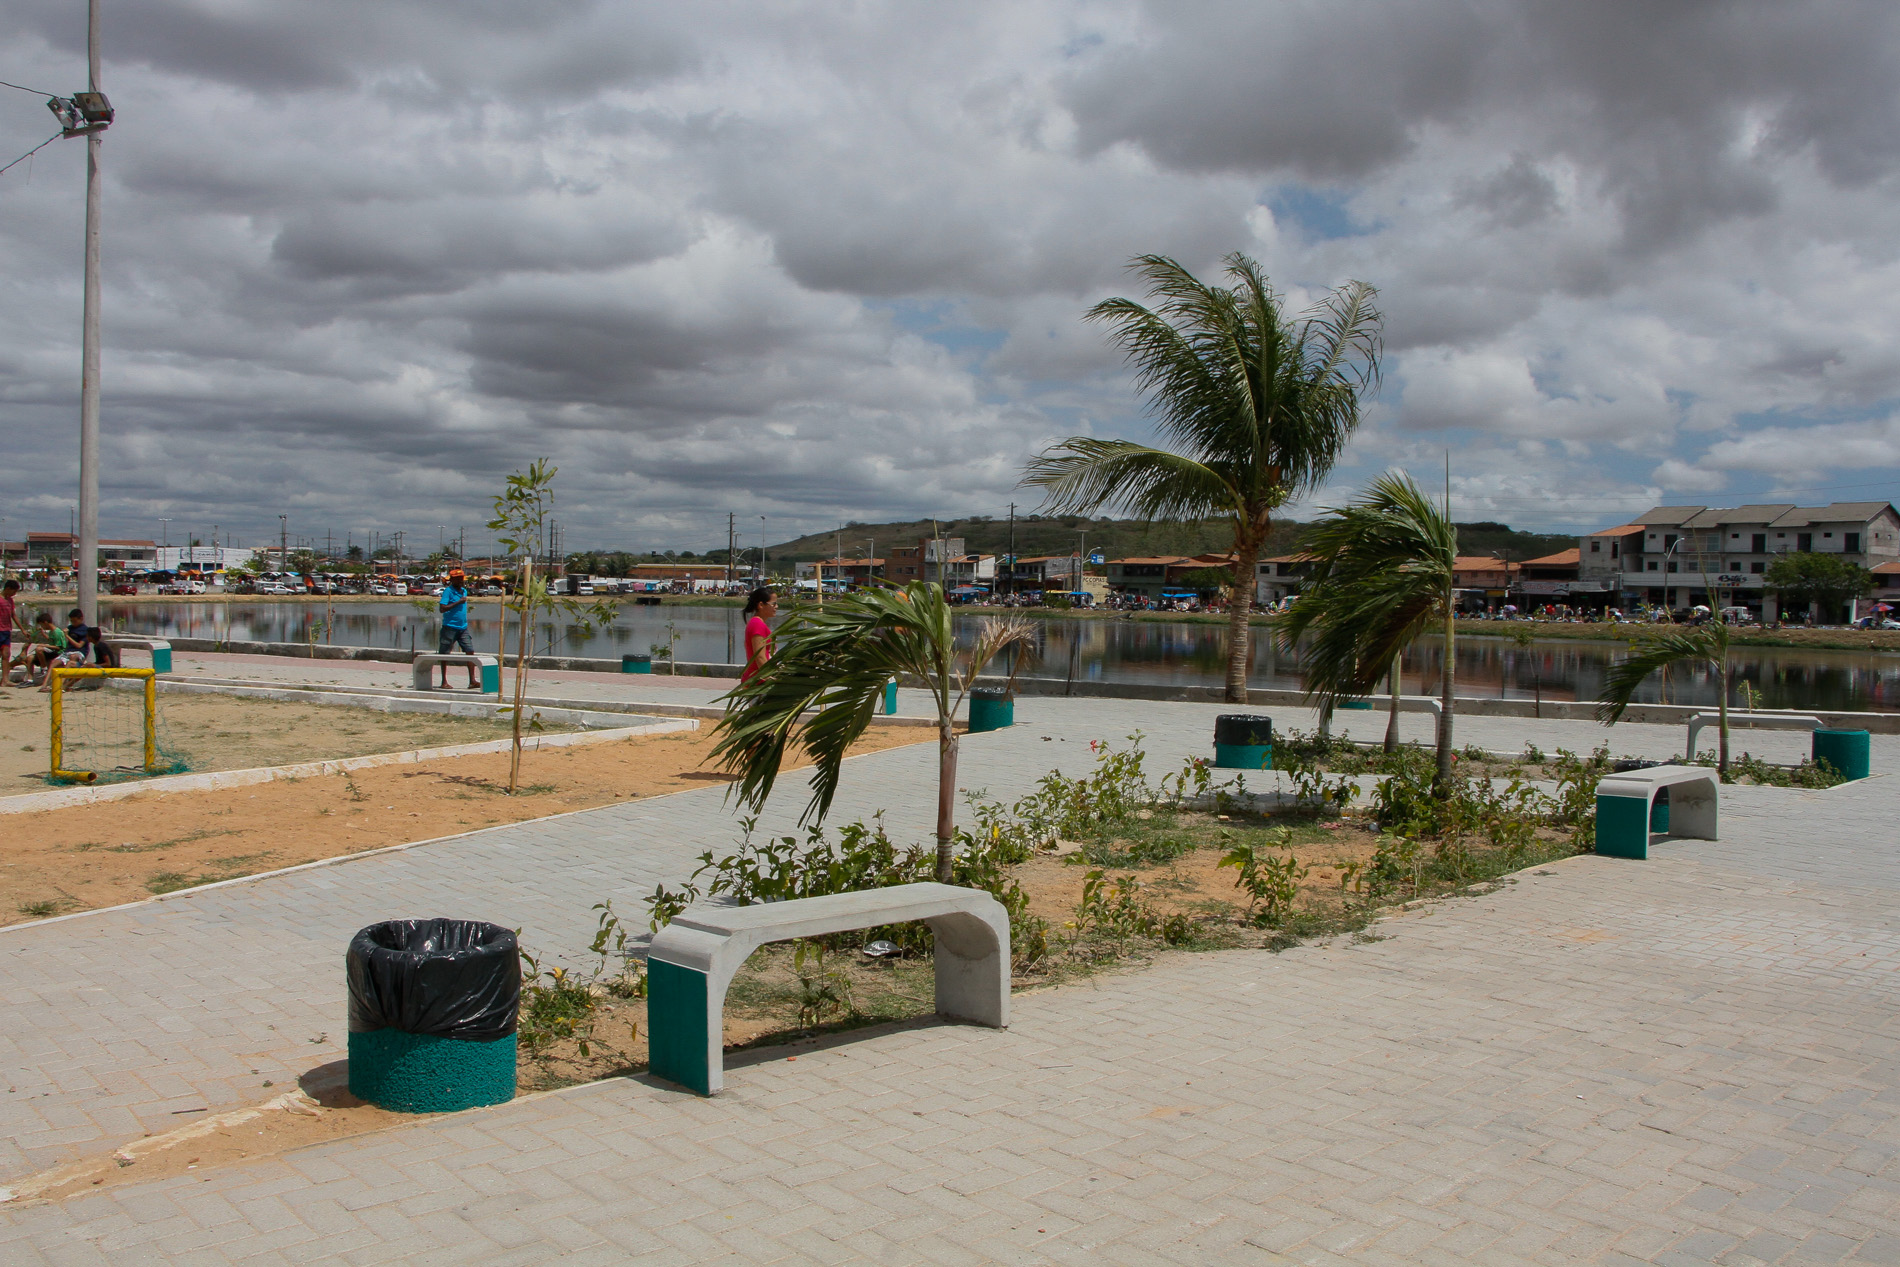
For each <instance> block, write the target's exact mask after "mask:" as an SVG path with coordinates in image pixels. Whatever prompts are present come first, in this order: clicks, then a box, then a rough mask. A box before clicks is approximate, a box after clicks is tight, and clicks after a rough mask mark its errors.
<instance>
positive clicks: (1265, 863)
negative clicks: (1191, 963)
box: [1220, 829, 1307, 928]
mask: <svg viewBox="0 0 1900 1267" xmlns="http://www.w3.org/2000/svg"><path fill="white" fill-rule="evenodd" d="M1267 847H1268V848H1270V849H1286V850H1289V852H1288V854H1287V856H1286V857H1284V858H1275V857H1272V856H1270V855H1263V854H1262V853H1260V851H1259V850H1258V849H1257V848H1256V847H1255V846H1253V845H1235V846H1234V847H1233V848H1232V849H1230V850H1228V852H1227V853H1226V854H1225V855H1224V856H1223V857H1222V858H1221V860H1220V865H1221V866H1223V867H1232V868H1234V870H1235V871H1237V872H1238V873H1239V874H1238V875H1237V876H1236V877H1235V879H1234V887H1235V888H1237V889H1240V890H1241V891H1242V892H1244V893H1246V895H1247V917H1248V919H1249V920H1250V921H1252V922H1253V923H1255V924H1258V925H1260V926H1261V927H1264V928H1277V927H1279V926H1280V925H1281V924H1283V923H1284V922H1285V921H1286V918H1287V916H1288V915H1289V914H1291V913H1292V910H1293V903H1294V901H1295V899H1297V898H1298V897H1299V892H1300V881H1301V880H1304V879H1305V878H1306V871H1307V869H1306V868H1305V867H1303V866H1301V865H1300V861H1299V859H1298V858H1296V857H1294V856H1293V854H1292V853H1291V852H1290V851H1291V849H1292V847H1293V833H1291V832H1289V831H1286V830H1285V829H1282V830H1280V831H1278V832H1275V833H1274V840H1273V843H1272V844H1270V845H1268V846H1267Z"/></svg>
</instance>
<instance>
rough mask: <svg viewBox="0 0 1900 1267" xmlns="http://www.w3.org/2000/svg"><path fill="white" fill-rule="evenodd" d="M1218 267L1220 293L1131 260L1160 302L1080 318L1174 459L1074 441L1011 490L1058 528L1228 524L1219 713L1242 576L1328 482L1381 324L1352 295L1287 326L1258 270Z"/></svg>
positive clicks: (1243, 263) (1243, 600)
mask: <svg viewBox="0 0 1900 1267" xmlns="http://www.w3.org/2000/svg"><path fill="white" fill-rule="evenodd" d="M1226 264H1227V275H1228V277H1229V278H1230V279H1231V280H1232V281H1233V283H1234V284H1233V286H1232V287H1225V286H1212V285H1208V284H1206V283H1204V282H1202V281H1200V280H1198V279H1197V278H1196V277H1195V276H1194V275H1193V274H1191V273H1189V272H1188V271H1187V270H1186V269H1185V268H1183V267H1181V265H1179V264H1177V263H1176V262H1175V261H1173V260H1171V259H1168V258H1166V257H1165V256H1160V255H1143V256H1141V257H1139V258H1138V259H1136V260H1135V262H1134V263H1133V265H1131V267H1133V268H1134V269H1135V270H1136V271H1137V272H1139V273H1140V274H1141V275H1142V276H1143V277H1144V278H1146V279H1147V282H1148V293H1149V295H1150V296H1151V297H1152V298H1155V299H1158V300H1159V301H1160V302H1159V303H1157V304H1156V306H1155V307H1154V308H1147V307H1144V306H1143V305H1141V304H1138V303H1136V302H1135V301H1134V300H1132V299H1108V300H1104V301H1103V302H1101V303H1099V304H1097V305H1095V306H1094V307H1093V308H1091V309H1089V311H1088V319H1089V320H1091V321H1105V322H1107V323H1109V325H1110V326H1112V327H1113V329H1114V332H1115V340H1116V342H1117V343H1118V344H1120V345H1121V348H1122V351H1123V352H1124V354H1126V356H1127V358H1128V361H1129V362H1130V364H1132V365H1133V366H1134V367H1135V382H1136V385H1137V387H1138V388H1139V389H1140V391H1141V392H1142V394H1143V395H1145V396H1146V397H1147V398H1148V400H1149V402H1150V404H1151V405H1152V406H1153V408H1154V410H1155V412H1156V414H1157V418H1156V425H1157V428H1158V429H1159V430H1160V432H1161V434H1162V436H1163V437H1165V438H1166V439H1167V440H1168V441H1171V442H1172V443H1173V444H1174V445H1175V446H1176V447H1177V448H1178V450H1179V451H1178V452H1176V451H1170V450H1168V449H1162V448H1153V447H1150V446H1148V445H1143V444H1134V443H1132V442H1130V441H1127V440H1097V439H1092V438H1090V437H1088V436H1072V437H1070V438H1069V439H1067V440H1065V441H1063V442H1062V443H1061V444H1058V445H1055V446H1053V447H1051V448H1049V449H1047V450H1045V451H1044V452H1043V453H1042V454H1040V455H1039V456H1038V457H1036V458H1035V459H1033V460H1032V461H1031V462H1030V463H1029V466H1028V468H1027V471H1026V473H1025V475H1024V478H1023V482H1024V483H1025V484H1033V485H1038V486H1040V487H1041V488H1042V489H1043V494H1044V498H1045V500H1046V502H1047V504H1048V506H1049V508H1050V509H1051V510H1053V511H1055V512H1057V513H1067V512H1091V513H1092V512H1094V511H1096V510H1099V509H1101V508H1102V507H1105V506H1111V505H1113V506H1118V507H1122V508H1124V509H1126V510H1127V511H1129V512H1131V513H1133V514H1135V515H1138V516H1140V517H1142V518H1145V519H1148V520H1155V519H1208V518H1216V517H1218V518H1225V519H1231V520H1232V522H1233V531H1234V568H1233V575H1232V580H1231V584H1232V604H1231V606H1230V608H1229V633H1228V640H1227V698H1228V699H1229V700H1232V701H1234V702H1236V703H1245V702H1246V700H1247V666H1248V663H1249V658H1248V651H1249V646H1248V634H1249V630H1248V624H1247V619H1248V616H1249V613H1250V612H1251V609H1252V606H1253V587H1254V566H1255V564H1256V562H1257V561H1258V560H1259V558H1260V550H1261V547H1262V546H1263V545H1265V544H1266V540H1267V531H1268V529H1269V528H1270V527H1272V522H1273V512H1274V511H1275V510H1277V509H1279V507H1280V506H1282V505H1283V504H1285V502H1286V501H1287V500H1288V498H1290V497H1292V496H1293V495H1295V494H1296V493H1299V492H1302V491H1304V490H1306V489H1310V488H1312V487H1314V486H1315V485H1317V484H1318V483H1319V482H1320V481H1321V480H1322V479H1324V478H1325V477H1326V475H1327V473H1328V472H1329V471H1331V470H1332V468H1333V463H1334V462H1335V461H1337V460H1338V458H1339V454H1340V451H1341V450H1342V449H1344V448H1345V446H1346V441H1347V440H1348V439H1349V438H1350V437H1351V435H1352V432H1353V428H1354V427H1356V426H1358V424H1359V400H1360V396H1361V395H1362V394H1363V393H1366V392H1369V391H1371V390H1373V389H1374V388H1375V387H1376V385H1377V383H1378V380H1379V354H1380V346H1381V345H1380V339H1379V328H1380V323H1381V321H1382V318H1381V316H1380V314H1379V310H1378V308H1377V307H1375V306H1374V304H1373V299H1374V297H1375V296H1376V295H1377V294H1378V292H1377V291H1376V290H1374V289H1373V288H1372V287H1371V286H1368V285H1367V284H1366V283H1364V282H1348V283H1346V285H1345V286H1343V287H1341V288H1340V289H1338V290H1336V291H1334V292H1333V293H1332V294H1330V295H1328V296H1327V297H1326V298H1325V299H1324V300H1322V301H1321V302H1320V303H1319V304H1318V305H1317V306H1315V307H1314V308H1312V309H1310V310H1309V311H1308V312H1307V313H1306V314H1305V315H1304V316H1303V317H1302V318H1301V319H1300V320H1298V321H1292V322H1290V321H1289V320H1288V319H1287V317H1286V314H1285V313H1284V312H1283V311H1282V308H1281V302H1280V296H1279V294H1278V293H1277V292H1275V291H1274V289H1273V287H1272V285H1271V284H1269V283H1268V281H1267V279H1266V277H1265V276H1264V275H1263V274H1262V273H1261V271H1260V266H1259V265H1258V264H1256V263H1255V262H1254V261H1253V260H1251V259H1248V258H1247V257H1246V256H1245V255H1241V254H1239V253H1235V254H1233V255H1229V256H1228V257H1227V260H1226Z"/></svg>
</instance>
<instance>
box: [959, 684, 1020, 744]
mask: <svg viewBox="0 0 1900 1267" xmlns="http://www.w3.org/2000/svg"><path fill="white" fill-rule="evenodd" d="M1015 724H1016V701H1015V699H1014V698H1013V697H1012V696H1011V695H1010V693H1009V692H1008V691H1006V690H1004V689H1003V688H1002V687H1000V686H979V687H977V688H976V689H974V690H972V691H971V692H970V733H971V734H973V735H980V734H982V733H983V732H984V731H986V730H1001V729H1003V728H1004V727H1005V726H1014V725H1015Z"/></svg>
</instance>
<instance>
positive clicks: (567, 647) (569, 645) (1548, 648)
mask: <svg viewBox="0 0 1900 1267" xmlns="http://www.w3.org/2000/svg"><path fill="white" fill-rule="evenodd" d="M105 616H106V620H107V622H108V624H117V625H119V626H120V627H122V628H124V629H126V630H127V631H129V632H134V633H145V634H156V635H158V636H161V637H188V638H218V639H229V640H233V641H259V642H334V643H341V644H345V645H349V646H363V647H395V648H401V649H403V650H408V649H409V648H411V647H412V646H413V647H415V648H417V649H426V650H433V649H434V646H435V636H436V620H435V614H434V603H433V601H432V600H425V601H424V603H423V604H421V605H416V604H414V603H404V602H401V601H392V602H388V603H349V604H344V605H341V606H337V607H335V608H331V609H326V608H325V607H324V606H323V605H322V604H317V603H242V602H231V603H189V604H186V603H178V604H169V603H168V604H156V603H110V604H106V605H105ZM326 622H327V625H326ZM669 624H671V625H672V627H673V630H674V631H675V632H677V634H678V635H679V643H678V648H679V650H678V654H679V657H680V659H682V660H687V661H710V662H714V663H725V664H731V663H735V662H736V661H737V659H738V658H739V656H740V654H742V652H741V651H740V645H741V644H740V638H739V633H740V628H741V625H740V615H739V611H738V609H737V608H719V607H667V608H650V607H632V606H629V607H624V608H623V609H622V611H621V615H620V618H619V619H618V620H616V621H615V622H614V623H613V624H612V625H611V626H609V627H607V628H604V629H597V630H594V631H592V632H591V633H588V632H585V631H583V630H581V629H579V628H577V627H574V626H569V625H566V624H562V623H559V622H554V621H542V622H540V623H539V624H538V625H537V629H536V636H535V646H536V648H537V650H538V651H539V652H541V653H542V654H549V653H551V654H555V655H573V656H588V657H596V658H608V659H617V658H618V657H620V656H621V655H624V654H626V653H628V652H644V651H649V650H650V649H651V648H652V647H653V645H654V644H656V643H657V644H660V645H662V646H664V645H665V644H666V642H667V637H668V629H667V626H668V625H669ZM976 624H977V618H974V617H972V618H965V619H960V620H959V621H958V626H957V630H958V636H959V638H960V639H962V640H964V641H966V642H967V641H968V640H969V639H971V638H973V637H974V636H975V631H976ZM1038 628H1039V630H1040V641H1041V646H1040V649H1039V654H1038V655H1037V657H1036V659H1035V660H1034V662H1033V663H1031V664H1030V665H1027V666H1025V668H1024V670H1023V671H1024V673H1025V674H1027V675H1030V676H1035V677H1054V678H1068V679H1073V680H1074V681H1078V682H1148V683H1168V684H1182V685H1193V684H1199V685H1216V684H1218V683H1219V682H1221V681H1222V680H1223V679H1224V677H1225V676H1226V669H1227V654H1226V630H1225V629H1223V628H1221V627H1219V626H1215V625H1199V624H1178V623H1163V622H1158V621H1157V622H1148V621H1129V620H1087V621H1083V620H1074V621H1070V620H1047V621H1041V622H1039V623H1038ZM500 631H501V625H500V620H499V615H498V612H497V608H496V605H495V604H494V603H493V602H483V601H481V600H477V601H476V603H475V605H474V609H473V610H472V611H471V613H470V619H469V632H470V636H471V637H472V638H473V639H474V642H475V645H476V647H477V648H478V649H480V650H483V651H493V650H495V649H496V642H497V638H498V636H499V634H500ZM517 633H518V630H517V628H516V627H515V626H514V624H513V622H510V626H509V643H510V648H511V649H512V647H513V644H514V641H515V638H516V636H517ZM1254 635H1255V636H1254V646H1253V651H1252V661H1253V668H1252V672H1251V675H1250V679H1249V680H1250V681H1251V682H1252V684H1253V685H1255V686H1258V687H1278V688H1297V687H1298V686H1299V685H1300V680H1299V659H1298V657H1297V656H1295V655H1292V654H1289V653H1288V652H1286V651H1284V650H1282V649H1281V648H1280V647H1279V646H1277V645H1276V644H1275V643H1274V641H1273V640H1272V639H1271V638H1268V637H1266V636H1264V631H1262V630H1258V629H1256V630H1255V631H1254ZM1616 653H1617V648H1616V647H1615V646H1614V645H1611V644H1605V643H1581V642H1568V641H1558V640H1552V641H1547V642H1533V643H1532V644H1531V645H1530V646H1528V647H1520V646H1518V645H1517V644H1516V643H1514V642H1512V641H1510V640H1509V639H1505V638H1493V637H1484V636H1481V635H1473V634H1469V633H1467V632H1465V631H1462V630H1461V632H1460V635H1459V640H1458V666H1457V678H1458V691H1459V693H1460V694H1461V695H1494V696H1497V697H1499V698H1504V699H1529V698H1531V697H1532V696H1533V695H1534V694H1536V693H1537V692H1538V691H1539V690H1540V689H1541V692H1542V694H1543V697H1544V698H1545V699H1551V700H1570V699H1595V698H1597V697H1598V696H1599V695H1600V694H1601V693H1602V690H1603V678H1604V674H1605V672H1606V670H1607V669H1608V667H1609V664H1610V662H1611V657H1612V656H1613V655H1614V654H1616ZM1443 654H1444V653H1443V643H1442V642H1439V641H1436V640H1428V641H1421V642H1420V643H1419V644H1418V645H1417V646H1415V647H1414V648H1413V649H1412V650H1411V651H1409V652H1408V653H1407V654H1406V656H1405V659H1404V667H1403V678H1404V689H1405V690H1406V691H1408V692H1413V693H1421V692H1429V693H1436V690H1437V676H1438V666H1439V664H1440V662H1441V660H1442V658H1443ZM1735 662H1736V676H1737V679H1738V681H1746V682H1748V683H1749V684H1750V685H1752V686H1753V687H1754V688H1755V689H1756V690H1757V691H1758V692H1759V693H1760V698H1761V702H1762V704H1763V706H1765V707H1769V708H1812V709H1829V710H1842V711H1854V710H1863V709H1872V710H1881V711H1894V710H1900V655H1895V654H1893V653H1882V652H1862V651H1808V650H1793V649H1783V648H1752V647H1743V648H1737V649H1736V651H1735ZM1637 698H1638V699H1639V700H1641V701H1644V702H1658V701H1660V702H1667V703H1671V704H1713V703H1715V700H1716V684H1715V681H1714V677H1713V675H1712V674H1711V673H1709V672H1708V671H1706V670H1691V669H1676V670H1672V671H1671V673H1670V676H1669V678H1668V680H1667V681H1659V680H1656V679H1651V681H1650V682H1648V683H1646V684H1645V686H1644V688H1643V690H1642V691H1641V692H1639V694H1638V696H1637Z"/></svg>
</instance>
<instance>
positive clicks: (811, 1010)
mask: <svg viewBox="0 0 1900 1267" xmlns="http://www.w3.org/2000/svg"><path fill="white" fill-rule="evenodd" d="M792 975H793V976H795V977H797V978H798V1024H799V1026H800V1027H801V1028H803V1029H814V1028H816V1027H817V1026H819V1025H822V1024H824V1023H825V1021H827V1020H828V1019H830V1018H832V1017H834V1016H839V1015H844V1016H857V1015H858V1014H859V1013H858V1005H857V1001H856V1000H855V999H854V998H853V997H852V995H851V978H850V977H849V976H847V975H846V974H845V973H843V972H841V971H839V970H838V969H836V968H829V967H827V966H826V964H825V943H824V942H823V941H822V940H800V941H798V942H796V943H795V944H794V945H793V948H792Z"/></svg>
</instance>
